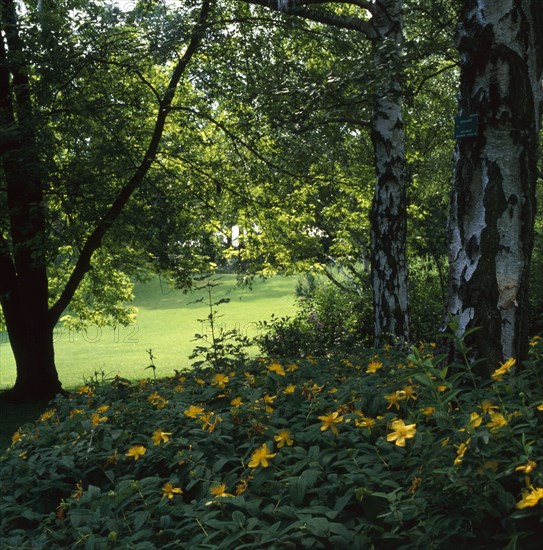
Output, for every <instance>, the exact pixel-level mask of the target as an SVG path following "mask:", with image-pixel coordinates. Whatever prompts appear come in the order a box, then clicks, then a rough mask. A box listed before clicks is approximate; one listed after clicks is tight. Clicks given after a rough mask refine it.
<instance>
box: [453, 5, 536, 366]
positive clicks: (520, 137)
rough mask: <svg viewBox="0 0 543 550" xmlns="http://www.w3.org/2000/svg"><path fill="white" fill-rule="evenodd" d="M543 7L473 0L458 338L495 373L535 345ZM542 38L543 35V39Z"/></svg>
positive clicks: (458, 239) (459, 196)
mask: <svg viewBox="0 0 543 550" xmlns="http://www.w3.org/2000/svg"><path fill="white" fill-rule="evenodd" d="M541 23H543V4H541V3H540V2H532V1H530V0H524V1H519V2H514V3H513V2H511V1H504V0H501V1H496V0H464V2H463V7H462V11H461V19H460V22H459V25H458V30H457V36H456V41H457V47H458V50H459V52H460V54H461V60H462V61H461V83H460V100H459V114H461V115H471V114H477V115H478V117H479V128H478V135H477V136H476V137H468V138H462V139H460V140H459V141H458V142H457V146H456V150H455V171H454V182H453V192H452V199H451V211H450V218H449V228H448V233H449V261H450V272H449V304H448V310H449V313H450V314H452V315H453V316H454V317H455V318H456V320H457V322H458V334H459V335H462V334H463V333H465V331H466V330H468V329H469V328H472V327H479V329H478V330H477V331H475V332H474V333H472V334H471V335H470V337H469V339H468V345H470V346H471V347H472V349H473V351H474V352H475V353H476V354H477V356H479V357H480V358H484V359H486V360H487V361H486V363H485V364H484V366H483V367H482V370H483V374H488V373H489V372H490V371H491V370H493V369H494V368H495V367H496V366H497V365H498V363H499V362H500V361H503V360H505V359H507V358H509V357H515V358H518V359H522V358H523V357H524V356H525V354H526V351H527V345H528V335H527V326H526V324H527V318H528V315H527V308H528V274H529V267H530V257H531V252H532V246H533V239H534V215H535V187H536V177H537V167H536V162H537V144H538V132H539V129H540V121H541V104H542V93H541V78H542V76H543V75H542V65H543V38H542V37H541V36H540V35H541V32H540V28H541V27H540V25H541ZM538 35H539V36H538Z"/></svg>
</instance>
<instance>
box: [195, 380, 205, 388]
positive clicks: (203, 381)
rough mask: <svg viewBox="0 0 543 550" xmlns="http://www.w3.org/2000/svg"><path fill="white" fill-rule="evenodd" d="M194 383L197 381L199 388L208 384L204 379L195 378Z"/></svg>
mask: <svg viewBox="0 0 543 550" xmlns="http://www.w3.org/2000/svg"><path fill="white" fill-rule="evenodd" d="M194 381H195V382H196V383H197V384H198V385H199V386H205V384H206V381H205V380H204V379H203V378H195V379H194Z"/></svg>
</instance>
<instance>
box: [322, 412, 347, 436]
mask: <svg viewBox="0 0 543 550" xmlns="http://www.w3.org/2000/svg"><path fill="white" fill-rule="evenodd" d="M319 420H322V426H321V432H325V431H326V430H327V429H328V428H330V431H331V432H332V433H334V434H336V435H337V434H338V431H337V428H336V424H339V423H340V422H343V416H340V415H339V413H338V412H337V411H334V412H332V413H328V414H325V415H323V416H319Z"/></svg>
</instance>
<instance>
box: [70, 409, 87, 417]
mask: <svg viewBox="0 0 543 550" xmlns="http://www.w3.org/2000/svg"><path fill="white" fill-rule="evenodd" d="M84 412H85V411H84V410H83V409H72V410H71V411H70V418H73V417H74V416H77V415H78V414H83V413H84Z"/></svg>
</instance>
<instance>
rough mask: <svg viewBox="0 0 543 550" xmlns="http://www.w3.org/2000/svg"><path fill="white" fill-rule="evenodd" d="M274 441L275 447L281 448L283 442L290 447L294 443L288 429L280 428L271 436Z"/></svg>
mask: <svg viewBox="0 0 543 550" xmlns="http://www.w3.org/2000/svg"><path fill="white" fill-rule="evenodd" d="M273 438H274V439H275V441H277V448H278V449H281V448H282V447H284V446H285V443H286V444H287V445H288V446H289V447H290V446H291V445H292V444H293V443H294V439H292V437H291V433H290V431H289V430H280V431H279V432H277V435H275V436H273Z"/></svg>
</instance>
